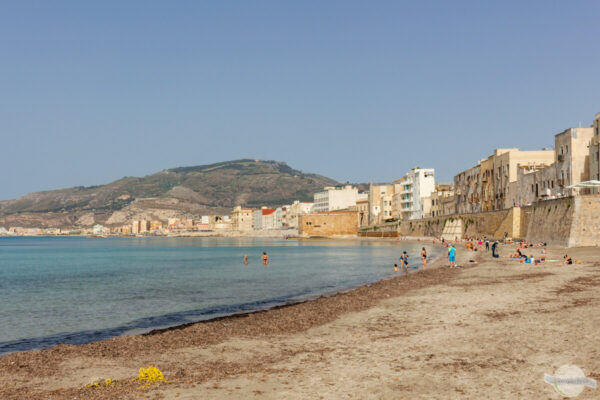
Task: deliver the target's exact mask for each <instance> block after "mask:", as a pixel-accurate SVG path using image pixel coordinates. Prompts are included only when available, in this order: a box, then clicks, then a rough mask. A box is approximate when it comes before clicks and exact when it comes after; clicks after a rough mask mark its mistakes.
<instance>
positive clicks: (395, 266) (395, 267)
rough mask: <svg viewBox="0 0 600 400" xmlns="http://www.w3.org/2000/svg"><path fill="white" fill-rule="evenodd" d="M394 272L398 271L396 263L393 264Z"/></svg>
mask: <svg viewBox="0 0 600 400" xmlns="http://www.w3.org/2000/svg"><path fill="white" fill-rule="evenodd" d="M394 272H398V264H394Z"/></svg>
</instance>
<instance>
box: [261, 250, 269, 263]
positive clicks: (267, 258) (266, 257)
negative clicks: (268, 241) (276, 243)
mask: <svg viewBox="0 0 600 400" xmlns="http://www.w3.org/2000/svg"><path fill="white" fill-rule="evenodd" d="M262 261H263V265H269V256H268V255H267V252H265V251H263V255H262Z"/></svg>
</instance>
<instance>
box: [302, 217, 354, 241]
mask: <svg viewBox="0 0 600 400" xmlns="http://www.w3.org/2000/svg"><path fill="white" fill-rule="evenodd" d="M357 229H358V213H357V212H356V211H333V212H322V213H315V214H302V215H299V216H298V234H299V235H301V236H334V235H356V232H357Z"/></svg>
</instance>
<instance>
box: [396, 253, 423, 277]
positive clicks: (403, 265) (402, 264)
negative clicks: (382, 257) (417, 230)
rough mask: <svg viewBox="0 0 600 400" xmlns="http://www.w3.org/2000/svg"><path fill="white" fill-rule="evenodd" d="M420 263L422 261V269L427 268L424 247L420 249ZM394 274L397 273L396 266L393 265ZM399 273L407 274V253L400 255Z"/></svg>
mask: <svg viewBox="0 0 600 400" xmlns="http://www.w3.org/2000/svg"><path fill="white" fill-rule="evenodd" d="M421 261H423V269H425V268H426V267H427V250H425V247H423V248H422V249H421ZM394 272H398V264H394ZM400 273H406V274H408V253H407V252H406V251H403V252H402V254H401V255H400Z"/></svg>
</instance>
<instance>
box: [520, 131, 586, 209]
mask: <svg viewBox="0 0 600 400" xmlns="http://www.w3.org/2000/svg"><path fill="white" fill-rule="evenodd" d="M593 138H594V126H593V125H592V127H588V128H569V129H566V130H564V131H563V132H561V133H559V134H556V135H555V136H554V149H555V158H554V160H553V162H552V163H550V164H539V165H527V164H526V165H519V169H518V178H517V193H516V199H515V200H514V203H515V205H528V204H531V203H533V202H536V201H538V200H544V199H552V198H556V197H562V196H568V195H573V194H576V189H569V186H571V185H576V184H578V183H581V182H585V181H588V180H590V172H591V167H590V165H591V160H590V159H591V158H593V157H594V155H593V154H591V155H590V153H591V152H590V148H591V147H592V146H593V144H592V142H593ZM592 153H593V152H592Z"/></svg>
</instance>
